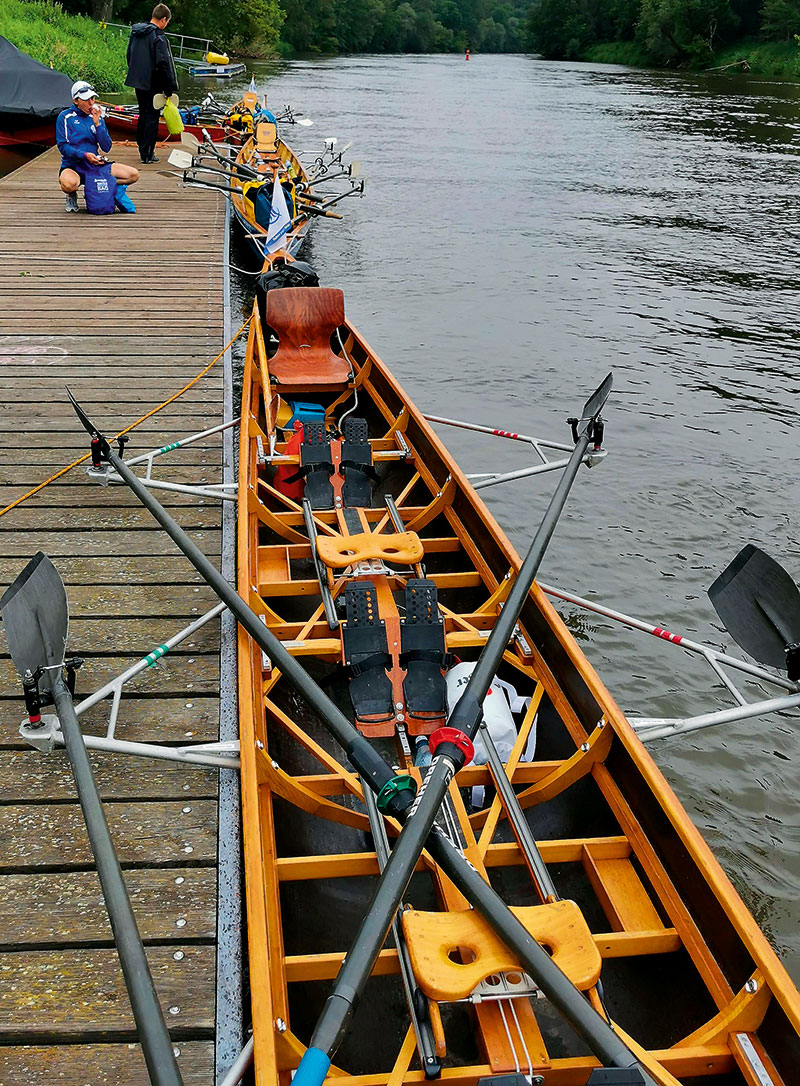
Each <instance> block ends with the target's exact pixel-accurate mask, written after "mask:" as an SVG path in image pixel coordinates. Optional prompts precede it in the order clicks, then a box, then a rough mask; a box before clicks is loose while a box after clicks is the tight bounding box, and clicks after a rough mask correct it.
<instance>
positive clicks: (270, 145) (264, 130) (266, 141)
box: [255, 121, 278, 158]
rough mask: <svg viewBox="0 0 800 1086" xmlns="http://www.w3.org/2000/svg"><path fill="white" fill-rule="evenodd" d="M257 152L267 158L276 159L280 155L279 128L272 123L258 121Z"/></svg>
mask: <svg viewBox="0 0 800 1086" xmlns="http://www.w3.org/2000/svg"><path fill="white" fill-rule="evenodd" d="M255 137H256V150H257V151H258V153H259V154H260V155H262V156H263V157H265V158H275V157H276V155H277V154H278V128H277V125H274V124H273V123H272V121H258V123H257V124H256V131H255Z"/></svg>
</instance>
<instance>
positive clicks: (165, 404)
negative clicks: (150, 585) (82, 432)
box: [0, 317, 251, 517]
mask: <svg viewBox="0 0 800 1086" xmlns="http://www.w3.org/2000/svg"><path fill="white" fill-rule="evenodd" d="M250 320H251V318H250V317H248V318H247V320H246V321H245V322H244V324H243V325H242V327H241V328H240V329H239V331H238V332H237V333H236V335H235V336H234V337H233V339H231V340H230V341H229V342H228V343H226V344H225V346H224V347H223V348H222V350H221V351H220V352H219V354H218V355H217V357H216V358H214V359H212V360H211V361H210V362H209V363H208V365H207V366H204V367H203V369H201V370H200V372H199V373H198V374H196V375H195V376H194V377H193V378H192V379H191V381H189V383H188V384H186V385H184V386H183V388H182V389H181V390H180V391H179V392H176V393H175V395H174V396H170V398H169V399H168V400H164V402H163V403H160V404H159V405H158V406H157V407H153V408H151V410H150V411H148V412H146V414H144V415H142V417H141V418H138V419H137V420H136V421H135V422H132V423H131V424H130V426H126V427H125V429H124V430H120V432H119V433H118V434H116V435H115V436H114V437H113V438H112V439H111V440H112V441H115V440H116V439H117V438H118V437H122V435H123V434H128V433H130V431H131V430H135V429H136V427H137V426H141V424H142V423H143V422H145V421H146V420H147V419H149V418H152V417H153V415H157V414H158V412H159V411H163V410H164V408H165V407H168V406H169V405H170V404H171V403H174V402H175V400H177V399H178V398H179V397H180V396H182V395H183V394H184V392H188V391H189V389H190V388H192V386H193V385H196V384H197V382H198V381H199V380H200V379H201V378H202V377H205V375H206V374H207V373H208V371H209V370H210V369H211V368H212V367H213V366H216V364H217V362H219V360H220V358H222V357H223V355H224V354H225V352H226V351H229V350H230V349H231V347H232V346H233V345H234V343H235V342H236V340H237V339H238V338H239V336H240V335H241V334H242V332H244V330H245V328H247V327H248V326H249V324H250ZM91 455H92V454H91V453H90V452H88V453H85V454H84V455H83V456H81V457H79V459H78V460H73V461H72V463H71V464H67V465H66V467H63V468H60V469H59V470H58V471H57V472H56V473H55V475H51V476H50V478H49V479H45V480H44V482H43V483H37V485H36V486H35V487H33V488H32V489H31V490H29V491H28V492H27V494H23V495H21V496H20V497H19V498H16V499H15V500H14V501H13V502H11V503H10V504H9V505H7V506H6V507H5V508H4V509H0V517H2V516H3V515H4V514H5V513H8V512H9V510H11V509H15V508H16V506H18V505H21V504H22V502H24V501H26V500H27V499H28V498H31V497H33V495H34V494H38V493H39V491H40V490H44V488H45V487H46V486H48V485H49V484H50V483H54V482H55V481H56V479H60V478H61V476H62V475H66V473H67V472H68V471H72V469H73V468H76V467H77V466H78V465H79V464H83V463H84V461H86V460H88V459H89V457H90V456H91Z"/></svg>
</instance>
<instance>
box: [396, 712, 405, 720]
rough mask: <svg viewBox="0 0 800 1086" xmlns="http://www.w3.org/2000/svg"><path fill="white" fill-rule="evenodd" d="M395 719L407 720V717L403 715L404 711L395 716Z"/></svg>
mask: <svg viewBox="0 0 800 1086" xmlns="http://www.w3.org/2000/svg"><path fill="white" fill-rule="evenodd" d="M395 720H405V717H404V716H403V714H402V713H398V714H397V716H396V717H395Z"/></svg>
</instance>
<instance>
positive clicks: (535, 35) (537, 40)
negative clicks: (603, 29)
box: [528, 0, 594, 60]
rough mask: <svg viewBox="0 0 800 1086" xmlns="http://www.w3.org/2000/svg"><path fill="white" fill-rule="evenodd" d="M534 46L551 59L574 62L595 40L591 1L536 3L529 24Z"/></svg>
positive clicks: (539, 0)
mask: <svg viewBox="0 0 800 1086" xmlns="http://www.w3.org/2000/svg"><path fill="white" fill-rule="evenodd" d="M528 29H529V33H530V40H531V46H532V48H533V49H534V51H535V52H537V53H541V54H542V56H544V57H547V58H548V60H574V59H577V58H579V57H580V56H581V54H582V53H583V51H584V50H585V49H586V47H587V46H588V45H590V44H591V43H592V41H594V35H593V33H592V29H591V20H590V16H589V4H588V0H537V3H535V4H534V5H533V7H532V8H531V13H530V18H529V22H528Z"/></svg>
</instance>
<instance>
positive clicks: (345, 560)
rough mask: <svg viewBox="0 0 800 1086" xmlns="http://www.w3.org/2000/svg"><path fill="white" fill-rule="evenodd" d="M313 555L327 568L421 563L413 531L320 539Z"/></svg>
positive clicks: (422, 551)
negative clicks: (317, 556)
mask: <svg viewBox="0 0 800 1086" xmlns="http://www.w3.org/2000/svg"><path fill="white" fill-rule="evenodd" d="M317 554H318V555H319V556H320V558H321V559H322V561H323V562H324V563H325V565H326V566H328V568H329V569H346V567H347V566H353V565H355V564H356V563H357V562H370V561H372V560H374V559H378V560H379V561H381V562H392V563H394V564H395V565H400V566H413V565H416V563H417V562H421V561H422V558H423V556H424V554H425V548H424V547H423V545H422V541H421V540H420V538H419V536H418V535H417V533H416V532H398V533H397V534H396V535H388V534H386V535H383V534H378V533H375V532H361V533H360V534H359V535H338V536H320V537H319V538H318V539H317Z"/></svg>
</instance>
